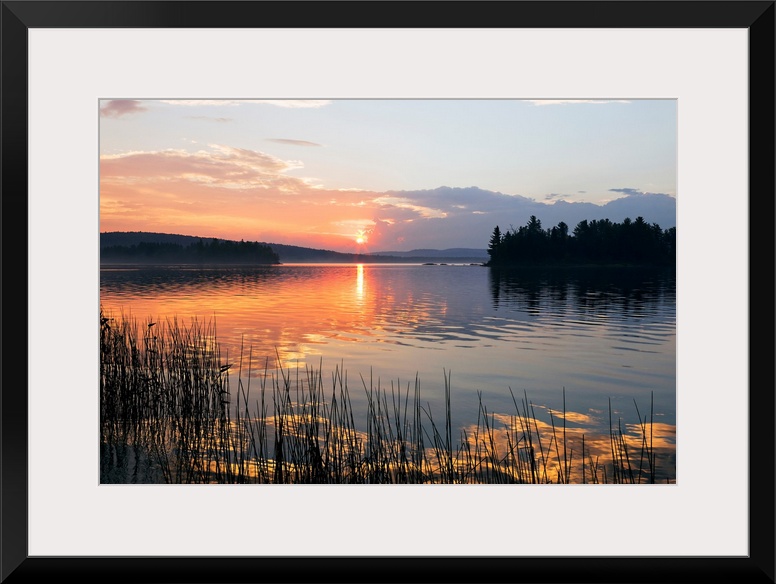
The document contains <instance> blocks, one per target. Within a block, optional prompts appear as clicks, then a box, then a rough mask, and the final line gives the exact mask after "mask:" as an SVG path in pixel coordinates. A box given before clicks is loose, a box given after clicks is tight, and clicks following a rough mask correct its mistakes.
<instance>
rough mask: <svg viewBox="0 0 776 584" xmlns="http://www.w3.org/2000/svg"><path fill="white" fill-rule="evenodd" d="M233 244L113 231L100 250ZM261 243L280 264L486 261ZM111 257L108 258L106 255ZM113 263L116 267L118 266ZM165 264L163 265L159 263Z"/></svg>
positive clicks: (457, 251)
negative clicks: (352, 251)
mask: <svg viewBox="0 0 776 584" xmlns="http://www.w3.org/2000/svg"><path fill="white" fill-rule="evenodd" d="M215 240H217V241H220V242H227V241H229V242H231V243H236V242H232V241H231V240H224V239H220V238H214V237H197V236H193V235H178V234H172V233H155V232H147V231H112V232H106V233H100V249H101V250H108V249H109V248H110V250H111V252H112V251H113V249H114V248H116V247H118V246H123V247H131V246H139V245H140V244H163V245H179V246H183V247H189V246H191V245H195V244H198V242H199V241H203V242H205V243H209V242H213V241H215ZM251 243H261V244H264V245H267V246H269V247H270V248H271V249H272V251H273V252H275V253H276V254H277V255H278V257H279V260H280V262H281V263H364V262H369V263H425V262H440V260H445V261H447V262H449V263H470V262H472V263H473V262H482V261H486V260H487V259H488V255H487V252H486V251H485V250H470V249H465V248H454V249H448V250H436V249H424V250H413V251H409V252H377V253H370V254H350V253H341V252H337V251H331V250H326V249H313V248H309V247H301V246H297V245H286V244H282V243H267V242H251ZM109 255H111V254H109ZM101 260H102V261H103V263H114V260H115V255H114V259H112V258H110V257H109V258H105V259H102V258H101ZM128 261H130V260H129V259H122V260H121V262H123V263H127V262H128ZM121 262H115V263H121ZM161 263H164V262H161Z"/></svg>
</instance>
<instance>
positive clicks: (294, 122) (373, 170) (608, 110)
mask: <svg viewBox="0 0 776 584" xmlns="http://www.w3.org/2000/svg"><path fill="white" fill-rule="evenodd" d="M676 112H677V110H676V102H675V101H674V100H631V101H622V100H618V101H599V100H596V101H592V100H589V101H584V100H575V101H573V102H569V101H560V100H556V101H547V100H545V101H518V100H483V99H478V100H374V99H364V100H275V101H261V100H252V101H251V100H218V101H216V100H214V101H204V100H197V101H186V100H167V101H164V100H130V99H122V100H102V101H101V102H100V156H101V158H100V231H101V232H107V231H155V232H164V233H177V234H182V235H197V236H202V237H220V238H226V239H237V240H240V239H245V240H249V241H264V242H272V243H286V244H292V245H303V246H307V247H314V248H323V249H332V250H337V251H386V250H397V251H404V250H410V249H415V248H437V249H443V248H449V247H477V248H485V247H486V246H487V241H488V239H489V237H490V234H491V232H492V230H493V227H494V226H495V225H496V224H500V225H501V226H502V229H503V228H506V227H509V226H510V225H514V226H518V225H522V224H524V223H525V221H526V219H527V216H528V215H529V214H536V215H537V216H538V217H539V219H540V220H541V219H543V217H544V216H545V215H546V218H545V219H544V226H545V227H550V226H553V225H555V224H556V223H557V220H558V219H559V218H560V220H565V221H566V222H567V223H569V224H570V225H571V226H572V227H573V226H574V225H575V224H576V221H575V219H574V218H575V217H577V216H578V215H579V214H580V213H582V214H584V213H588V214H589V209H590V207H589V205H583V204H584V203H587V204H591V203H592V204H595V205H597V206H602V205H604V204H606V203H608V202H610V201H614V200H617V199H625V198H628V199H629V201H628V203H634V204H636V203H637V204H638V209H639V212H641V211H642V210H644V211H643V213H641V214H643V215H644V217H645V219H647V221H650V222H652V221H656V220H657V219H655V218H652V217H650V212H649V210H650V208H651V205H652V204H653V203H654V204H658V203H659V204H661V205H662V208H663V209H665V208H666V206H665V203H666V201H667V200H670V202H671V204H675V201H674V198H675V197H676V179H677V176H676V175H677V165H676V140H677V133H676V132H677V130H676V127H677V124H676ZM669 198H670V199H669ZM559 202H560V203H559ZM558 203H559V204H558ZM620 206H621V208H625V207H624V206H623V205H620ZM628 208H629V209H630V208H634V207H628ZM572 210H573V211H574V212H571V211H572ZM567 215H568V217H567ZM586 217H587V216H586ZM655 217H657V215H655ZM660 217H661V219H662V221H661V223H660V224H661V226H662V227H670V226H672V225H669V224H665V221H666V220H665V219H664V217H665V216H664V215H661V216H660ZM589 218H591V219H592V218H595V217H589ZM611 219H612V220H613V221H617V220H621V218H619V217H616V216H612V217H611Z"/></svg>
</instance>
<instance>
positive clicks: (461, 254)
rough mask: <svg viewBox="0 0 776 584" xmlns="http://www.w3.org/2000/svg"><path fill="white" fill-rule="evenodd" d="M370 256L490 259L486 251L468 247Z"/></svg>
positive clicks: (380, 253)
mask: <svg viewBox="0 0 776 584" xmlns="http://www.w3.org/2000/svg"><path fill="white" fill-rule="evenodd" d="M370 255H381V256H396V257H401V258H421V259H423V260H429V259H434V258H436V259H444V260H448V261H450V260H456V259H458V260H466V261H469V260H471V261H487V260H488V259H490V256H488V250H486V249H473V248H470V247H451V248H448V249H413V250H410V251H375V252H372V253H371V254H370Z"/></svg>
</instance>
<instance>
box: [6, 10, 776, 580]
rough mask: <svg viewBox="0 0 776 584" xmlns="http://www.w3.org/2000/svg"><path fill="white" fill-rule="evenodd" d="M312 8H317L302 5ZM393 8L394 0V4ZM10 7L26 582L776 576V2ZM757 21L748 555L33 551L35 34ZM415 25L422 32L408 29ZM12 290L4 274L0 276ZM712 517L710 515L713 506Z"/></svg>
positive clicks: (11, 540)
mask: <svg viewBox="0 0 776 584" xmlns="http://www.w3.org/2000/svg"><path fill="white" fill-rule="evenodd" d="M302 4H304V9H302V6H301V5H302ZM389 4H390V6H388V5H389ZM441 5H442V3H438V2H327V1H322V2H296V1H285V2H266V1H262V2H255V1H115V2H114V1H69V0H61V1H36V0H26V1H13V0H11V1H2V106H1V112H0V113H1V115H2V118H1V126H2V225H3V234H2V242H3V247H2V263H3V266H2V273H3V275H5V286H2V288H1V290H2V297H3V311H2V321H0V322H2V323H3V324H4V326H3V327H2V330H3V332H4V333H5V334H4V335H3V336H2V337H3V338H2V340H3V341H4V343H3V344H2V387H1V389H2V429H1V435H2V444H1V452H2V459H1V464H2V491H1V492H0V499H1V503H2V525H1V526H0V534H1V535H2V548H1V552H2V556H1V559H2V563H1V565H0V569H1V571H0V579H2V581H3V582H8V583H9V584H13V583H21V582H64V581H70V580H74V581H77V582H81V583H89V582H95V583H103V582H114V583H121V582H159V583H162V582H164V583H167V582H170V583H172V582H192V583H194V582H268V581H282V582H322V581H337V582H341V583H345V582H449V583H453V582H544V583H551V582H596V583H606V582H618V583H623V582H696V581H697V582H706V583H716V582H720V583H722V582H724V583H732V582H742V583H745V582H752V583H754V582H774V464H773V463H774V390H773V388H774V366H773V359H774V265H775V262H774V248H775V247H776V246H775V240H774V219H775V218H776V215H775V214H774V160H775V156H774V15H775V13H776V9H775V8H774V0H767V1H726V0H719V1H715V0H710V1H706V0H697V1H692V0H691V1H673V0H668V1H659V0H658V1H586V0H579V1H538V2H530V1H504V2H468V1H461V2H446V3H443V9H442V10H440V6H441ZM267 23H274V25H269V26H270V27H273V26H289V25H290V26H293V27H294V28H307V27H310V28H320V27H331V26H337V27H359V28H370V27H380V28H393V27H401V28H406V27H430V28H443V27H456V28H468V27H473V28H475V27H476V28H492V27H499V28H503V27H511V26H514V27H515V28H545V27H547V28H567V27H568V28H591V27H600V28H630V27H633V28H644V27H662V28H730V27H736V28H745V29H748V31H749V90H750V93H749V119H750V125H749V144H750V149H749V181H750V191H749V205H750V207H749V250H750V258H749V262H750V271H749V300H750V306H749V315H750V320H749V338H750V346H749V379H750V396H749V397H750V406H749V407H750V409H749V437H748V438H749V459H750V469H752V468H755V462H756V469H757V476H756V480H751V479H752V478H753V477H752V476H751V475H750V481H749V497H750V499H749V509H750V515H749V518H748V519H749V546H750V548H749V555H748V556H747V557H668V558H663V557H605V556H602V557H598V556H595V557H517V558H513V557H481V556H476V557H474V556H473V557H452V558H451V557H384V556H375V557H368V558H367V557H347V556H342V557H330V556H327V557H295V558H293V559H289V558H285V557H260V558H246V557H234V558H227V557H222V556H214V557H205V556H202V557H196V558H190V557H153V558H148V557H114V558H102V557H100V558H92V557H29V556H28V553H27V534H28V523H27V501H28V499H27V468H28V460H27V436H28V414H29V412H28V406H27V389H26V388H27V384H28V378H27V374H28V368H27V365H26V364H27V363H28V357H29V355H28V344H27V342H28V331H27V320H26V317H27V314H28V311H29V310H30V308H31V307H30V306H29V302H28V292H29V291H28V287H27V282H26V277H25V276H26V274H27V273H28V264H27V257H28V255H27V248H26V242H27V235H28V226H27V222H28V209H27V204H28V199H27V193H28V174H27V172H28V159H27V145H28V134H27V112H28V105H27V104H28V101H27V99H28V94H27V51H28V47H27V31H28V29H30V28H35V27H59V28H89V27H99V28H111V27H120V28H159V27H165V28H179V27H197V28H208V27H219V28H230V27H241V28H246V27H256V28H262V27H267V26H268V24H267ZM408 23H412V24H408ZM0 282H1V280H0ZM710 512H713V511H710Z"/></svg>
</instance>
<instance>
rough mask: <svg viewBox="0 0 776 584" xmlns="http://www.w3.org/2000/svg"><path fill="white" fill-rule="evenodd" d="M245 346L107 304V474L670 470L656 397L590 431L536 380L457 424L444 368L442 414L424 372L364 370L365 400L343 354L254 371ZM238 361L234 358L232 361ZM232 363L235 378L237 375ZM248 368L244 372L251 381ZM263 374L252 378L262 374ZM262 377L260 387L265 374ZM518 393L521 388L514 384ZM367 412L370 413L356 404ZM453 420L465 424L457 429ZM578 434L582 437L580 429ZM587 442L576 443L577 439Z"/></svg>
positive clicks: (149, 478)
mask: <svg viewBox="0 0 776 584" xmlns="http://www.w3.org/2000/svg"><path fill="white" fill-rule="evenodd" d="M254 362H255V360H254V359H253V356H252V354H251V352H250V349H248V351H247V355H246V351H245V350H244V348H241V351H240V355H239V358H238V359H237V361H236V362H235V363H233V364H229V363H226V362H225V361H224V360H222V358H221V354H220V349H219V345H218V341H217V336H216V329H215V325H214V324H212V323H200V322H197V321H196V320H193V321H192V322H191V323H190V324H189V325H186V324H184V323H181V322H178V321H177V320H176V319H172V320H167V321H165V322H153V321H151V320H146V321H145V322H142V323H141V322H139V321H138V320H137V319H134V318H131V317H126V316H124V315H123V314H122V315H118V316H116V317H114V316H112V315H106V314H104V313H103V311H102V310H101V311H100V416H101V420H100V422H101V482H103V483H135V482H152V483H185V484H190V483H228V484H235V483H274V484H297V483H314V484H330V483H331V484H346V483H347V484H431V483H436V484H483V483H484V484H493V483H532V484H537V483H546V484H550V483H555V484H558V483H560V484H569V483H616V484H643V483H655V482H670V481H671V480H673V477H672V474H673V469H672V468H671V465H670V464H667V465H666V468H665V469H661V467H660V462H659V460H658V454H659V451H660V450H661V449H660V448H657V447H655V446H654V444H653V438H654V432H653V418H654V411H653V410H654V408H653V405H652V404H650V413H649V416H644V417H642V415H641V412H640V411H638V406H637V405H636V403H635V401H634V405H635V406H636V411H637V414H638V420H639V422H638V424H636V427H635V432H634V431H633V428H623V425H622V422H621V420H618V421H617V423H616V425H615V423H614V420H613V419H612V408H611V403H610V404H609V416H610V422H609V427H610V431H609V436H608V437H607V439H606V440H604V439H603V438H602V437H601V436H597V437H594V438H593V439H591V438H590V437H588V438H587V440H586V436H585V434H584V433H581V434H580V432H579V429H578V428H576V429H574V430H573V431H572V430H571V429H567V412H566V409H565V390H564V392H563V404H564V405H563V410H562V411H560V412H553V411H550V412H549V415H550V423H549V424H547V423H546V422H542V421H540V420H539V417H538V416H537V415H536V406H535V405H534V404H533V403H532V402H531V401H529V399H528V396H527V393H526V392H524V393H523V396H522V397H520V399H519V400H518V399H517V398H516V397H515V396H514V394H512V402H513V404H514V412H513V413H512V414H508V415H507V414H503V413H498V414H497V413H493V412H489V411H488V409H487V407H486V406H485V404H484V403H483V400H482V394H481V393H478V394H477V400H478V403H477V408H478V416H477V421H476V423H474V424H471V425H470V426H468V427H465V428H462V429H460V430H456V429H454V428H453V421H452V403H451V402H452V399H451V395H452V378H451V375H450V373H449V372H445V374H444V412H443V419H442V418H435V417H434V416H435V412H432V410H431V406H430V405H429V403H428V402H424V400H423V396H422V394H421V385H420V380H419V379H418V378H417V377H416V378H415V380H414V383H408V384H407V385H406V386H403V387H402V386H399V384H398V382H397V383H395V384H394V383H393V382H392V383H391V384H390V386H386V387H384V386H383V385H382V384H381V382H380V381H379V380H377V381H376V382H375V381H374V380H373V379H369V380H366V379H364V378H363V377H360V378H359V380H358V383H357V386H358V392H359V394H361V396H359V397H358V399H359V400H361V399H362V396H363V399H364V400H365V403H366V406H365V407H366V409H365V414H364V413H363V407H361V406H359V407H355V406H354V402H355V400H353V401H352V400H351V387H352V386H351V384H350V383H349V380H348V375H347V372H346V371H345V370H344V368H342V367H340V366H338V367H335V369H334V371H333V372H332V373H331V375H330V377H326V378H324V374H323V370H322V367H311V366H305V367H304V368H301V367H297V368H294V369H284V368H283V367H282V366H281V367H279V368H277V369H275V368H273V369H270V367H269V360H268V359H266V360H265V361H264V365H263V368H262V370H260V371H254V370H253V364H254ZM234 367H236V368H237V369H236V371H234V370H233V368H234ZM230 372H231V373H236V379H237V382H236V383H237V387H236V388H232V387H230ZM244 379H245V381H243V380H244ZM254 379H255V380H256V381H255V382H254V387H251V381H252V380H254ZM256 385H258V387H256ZM510 393H511V389H510ZM359 412H361V413H360V415H359ZM454 434H455V437H454ZM572 435H573V437H572ZM577 445H580V448H579V450H575V447H576V446H577Z"/></svg>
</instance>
